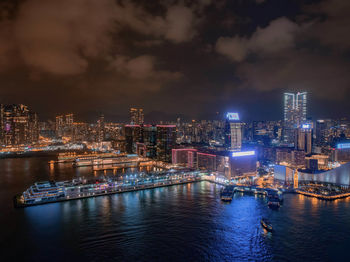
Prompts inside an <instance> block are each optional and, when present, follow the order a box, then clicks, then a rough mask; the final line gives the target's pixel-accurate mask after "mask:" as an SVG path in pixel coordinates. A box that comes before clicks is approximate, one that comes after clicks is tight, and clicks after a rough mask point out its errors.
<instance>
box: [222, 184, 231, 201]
mask: <svg viewBox="0 0 350 262" xmlns="http://www.w3.org/2000/svg"><path fill="white" fill-rule="evenodd" d="M233 193H234V187H233V186H226V187H225V188H224V189H223V190H222V191H221V193H220V198H221V200H222V201H224V202H230V201H232V198H233Z"/></svg>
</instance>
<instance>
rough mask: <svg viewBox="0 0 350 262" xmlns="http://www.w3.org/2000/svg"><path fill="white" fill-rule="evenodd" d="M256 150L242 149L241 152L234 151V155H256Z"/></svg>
mask: <svg viewBox="0 0 350 262" xmlns="http://www.w3.org/2000/svg"><path fill="white" fill-rule="evenodd" d="M254 155H255V151H241V152H233V153H232V156H233V157H240V156H254Z"/></svg>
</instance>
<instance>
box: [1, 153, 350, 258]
mask: <svg viewBox="0 0 350 262" xmlns="http://www.w3.org/2000/svg"><path fill="white" fill-rule="evenodd" d="M48 160H50V158H48V157H37V158H21V159H2V160H0V222H1V238H0V241H1V243H0V245H1V251H2V252H1V261H81V260H84V261H272V260H273V261H350V255H349V252H350V199H345V200H338V201H335V202H326V201H322V200H316V199H312V198H307V197H303V196H299V195H285V201H284V205H283V207H282V208H280V210H279V211H272V210H269V209H268V208H267V207H266V202H265V200H264V198H261V197H255V196H249V195H242V194H236V195H235V198H234V200H233V201H232V203H230V204H224V203H222V202H221V201H220V200H219V196H218V194H219V191H220V187H219V186H217V185H214V184H210V183H208V182H200V183H195V184H188V185H180V186H172V187H167V188H159V189H153V190H145V191H139V192H131V193H124V194H119V195H110V196H103V197H96V198H90V199H83V200H75V201H68V202H62V203H54V204H47V205H42V206H35V207H29V208H24V209H14V208H13V202H12V197H13V195H15V194H17V193H20V192H22V191H24V190H25V189H26V188H27V187H28V186H30V185H31V184H32V183H34V182H35V181H40V180H48V179H55V180H65V179H71V178H73V177H79V176H88V175H91V173H92V172H91V169H90V168H79V169H74V168H72V167H71V165H69V164H68V165H67V164H64V165H63V164H61V165H55V167H54V168H51V169H50V167H49V165H48ZM134 171H135V170H134ZM129 172H133V170H130V171H129ZM261 217H268V218H269V219H270V220H271V222H272V224H273V226H274V229H275V231H274V232H273V233H272V234H271V233H266V232H264V231H263V230H262V229H261V227H260V223H259V221H260V219H261Z"/></svg>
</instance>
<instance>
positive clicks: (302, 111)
mask: <svg viewBox="0 0 350 262" xmlns="http://www.w3.org/2000/svg"><path fill="white" fill-rule="evenodd" d="M306 103H307V93H306V92H303V93H300V92H298V93H296V94H293V93H285V94H284V135H283V140H284V142H285V143H286V144H293V143H294V142H295V129H296V128H299V127H300V125H301V124H302V123H304V122H305V121H306Z"/></svg>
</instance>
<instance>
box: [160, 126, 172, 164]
mask: <svg viewBox="0 0 350 262" xmlns="http://www.w3.org/2000/svg"><path fill="white" fill-rule="evenodd" d="M175 143H176V125H157V160H160V161H165V162H170V161H171V150H172V149H173V148H174V146H175Z"/></svg>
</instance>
